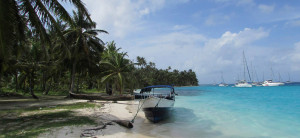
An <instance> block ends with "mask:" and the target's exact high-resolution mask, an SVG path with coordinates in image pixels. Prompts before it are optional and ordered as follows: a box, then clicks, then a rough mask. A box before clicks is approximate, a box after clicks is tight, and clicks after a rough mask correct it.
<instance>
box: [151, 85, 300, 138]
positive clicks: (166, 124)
mask: <svg viewBox="0 0 300 138" xmlns="http://www.w3.org/2000/svg"><path fill="white" fill-rule="evenodd" d="M175 89H176V92H177V93H178V94H179V96H177V97H176V102H175V106H174V107H175V108H174V111H173V115H172V117H171V118H170V119H168V120H165V121H163V122H161V123H159V124H156V125H155V126H156V128H155V130H153V131H155V132H158V133H157V134H158V135H157V136H159V133H161V134H163V135H162V136H171V137H228V138H229V137H230V138H232V137H237V138H248V137H256V138H260V137H261V138H269V137H270V138H271V137H272V138H277V137H278V138H281V137H289V138H299V137H300V86H297V85H294V86H280V87H253V88H235V87H217V86H199V87H177V88H175ZM163 130H164V131H163ZM160 131H161V132H160Z"/></svg>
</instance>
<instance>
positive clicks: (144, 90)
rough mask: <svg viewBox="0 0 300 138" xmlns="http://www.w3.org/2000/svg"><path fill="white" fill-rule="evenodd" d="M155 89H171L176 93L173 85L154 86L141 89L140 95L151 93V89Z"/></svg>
mask: <svg viewBox="0 0 300 138" xmlns="http://www.w3.org/2000/svg"><path fill="white" fill-rule="evenodd" d="M154 88H170V89H172V90H173V91H174V88H173V86H171V85H153V86H147V87H145V88H143V89H141V92H140V93H143V92H150V91H151V89H154Z"/></svg>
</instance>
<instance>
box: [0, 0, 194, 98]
mask: <svg viewBox="0 0 300 138" xmlns="http://www.w3.org/2000/svg"><path fill="white" fill-rule="evenodd" d="M61 1H62V2H69V3H71V4H73V5H74V7H76V10H74V11H73V14H72V16H71V15H70V14H69V13H68V12H67V11H66V10H65V9H64V7H63V6H62V5H61V3H60V1H57V0H34V1H31V0H1V1H0V22H1V24H0V92H2V93H3V92H4V91H5V92H11V91H14V92H17V93H21V94H29V95H31V96H32V97H33V98H36V99H38V98H39V96H40V95H48V94H55V95H56V94H57V93H61V94H62V95H68V94H72V93H80V92H89V91H92V92H100V91H101V92H104V90H105V89H106V90H107V91H106V92H107V93H109V94H118V93H119V94H123V93H124V92H125V93H126V92H132V91H133V89H135V88H141V87H144V86H147V85H156V84H172V85H175V86H183V85H198V80H197V78H196V74H195V72H193V71H192V70H188V71H186V70H184V71H179V70H176V69H174V70H173V71H171V67H169V68H168V69H158V68H156V66H155V63H153V62H149V63H147V62H146V60H145V58H144V57H137V59H136V63H135V62H133V61H131V60H130V59H129V57H128V55H127V53H126V52H122V51H121V50H122V49H121V48H118V47H117V46H116V43H115V42H114V41H112V42H109V43H106V44H105V43H104V42H103V41H102V40H101V39H100V38H99V36H98V34H99V33H105V34H108V32H107V31H105V30H101V29H97V28H96V23H95V22H93V21H92V20H91V18H90V14H89V13H88V11H87V9H86V8H85V7H84V4H83V3H82V1H81V0H69V1H67V0H61ZM2 95H5V94H2Z"/></svg>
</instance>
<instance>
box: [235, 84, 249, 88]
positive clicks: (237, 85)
mask: <svg viewBox="0 0 300 138" xmlns="http://www.w3.org/2000/svg"><path fill="white" fill-rule="evenodd" d="M235 87H248V88H249V87H252V85H251V84H236V85H235Z"/></svg>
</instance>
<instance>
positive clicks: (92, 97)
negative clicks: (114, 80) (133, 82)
mask: <svg viewBox="0 0 300 138" xmlns="http://www.w3.org/2000/svg"><path fill="white" fill-rule="evenodd" d="M69 96H70V98H74V99H86V100H107V101H128V100H133V99H134V96H133V95H112V96H111V95H100V94H75V93H70V95H69Z"/></svg>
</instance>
